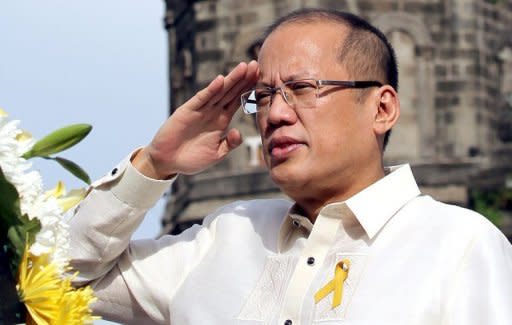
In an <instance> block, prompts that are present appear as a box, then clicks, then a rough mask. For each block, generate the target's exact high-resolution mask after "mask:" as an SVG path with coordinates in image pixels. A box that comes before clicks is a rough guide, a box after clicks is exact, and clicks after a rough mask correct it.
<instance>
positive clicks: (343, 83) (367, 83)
mask: <svg viewBox="0 0 512 325" xmlns="http://www.w3.org/2000/svg"><path fill="white" fill-rule="evenodd" d="M301 81H314V82H315V84H316V93H315V96H316V98H318V91H319V90H320V88H321V87H322V86H339V87H342V89H364V88H370V87H382V86H383V84H382V83H381V82H380V81H376V80H320V79H307V78H306V79H298V80H290V81H286V82H284V83H283V84H282V85H280V86H277V87H260V88H265V89H267V90H269V91H270V100H269V103H268V106H267V107H265V108H269V107H270V106H272V99H273V98H274V95H275V94H277V92H280V93H281V96H282V97H283V99H284V100H285V102H286V103H287V104H288V105H290V106H292V104H290V102H289V99H288V98H287V96H286V92H285V91H284V89H283V88H284V87H286V86H287V85H290V84H293V83H297V82H301ZM254 91H256V88H253V89H251V90H249V91H246V92H244V93H242V94H241V95H240V101H241V105H242V109H243V111H244V113H245V114H256V113H258V112H259V111H261V109H256V110H255V111H254V112H250V111H248V110H247V109H246V108H245V104H246V103H249V102H251V103H253V104H255V105H256V107H258V105H257V104H256V100H255V99H249V97H250V95H251V93H252V92H254ZM244 96H246V97H247V100H245V99H244ZM295 104H296V103H294V105H295ZM292 107H293V106H292Z"/></svg>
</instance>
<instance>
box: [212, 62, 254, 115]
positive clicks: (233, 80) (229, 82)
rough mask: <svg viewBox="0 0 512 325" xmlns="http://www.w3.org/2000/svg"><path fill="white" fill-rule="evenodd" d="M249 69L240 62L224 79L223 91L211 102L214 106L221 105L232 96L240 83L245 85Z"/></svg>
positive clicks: (245, 64)
mask: <svg viewBox="0 0 512 325" xmlns="http://www.w3.org/2000/svg"><path fill="white" fill-rule="evenodd" d="M247 68H248V65H247V63H245V62H240V63H239V64H238V65H237V66H236V67H235V68H234V69H233V70H232V71H231V72H230V73H229V74H228V75H227V76H226V78H224V86H223V88H222V90H221V91H219V92H218V93H217V94H216V95H215V96H214V97H213V98H212V100H211V102H212V103H213V105H215V106H221V105H219V102H220V101H222V100H223V98H225V97H226V96H232V92H231V90H232V89H233V88H234V87H236V86H238V85H240V83H244V81H245V79H246V76H247Z"/></svg>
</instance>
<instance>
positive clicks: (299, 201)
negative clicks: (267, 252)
mask: <svg viewBox="0 0 512 325" xmlns="http://www.w3.org/2000/svg"><path fill="white" fill-rule="evenodd" d="M364 175H366V177H361V176H359V177H355V179H352V180H351V181H350V182H347V184H346V185H345V186H341V185H340V186H338V187H337V188H333V189H323V190H322V191H320V192H316V193H314V195H311V193H308V194H309V195H308V196H303V197H297V198H294V199H295V202H296V206H297V207H298V208H299V209H300V210H301V214H303V215H304V216H306V217H307V218H308V219H309V220H311V222H312V223H315V221H316V218H317V216H318V214H319V213H320V210H322V208H323V207H325V206H326V205H328V204H331V203H335V202H343V201H346V200H347V199H349V198H351V197H352V196H354V195H355V194H357V193H359V192H361V191H362V190H364V189H365V188H367V187H368V186H370V185H372V184H373V183H375V182H377V181H378V180H379V179H381V178H382V177H384V176H385V174H384V169H382V168H379V169H376V170H375V172H373V173H364ZM303 194H304V193H303ZM292 198H293V197H292Z"/></svg>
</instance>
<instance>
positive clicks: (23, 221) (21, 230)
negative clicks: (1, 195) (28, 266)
mask: <svg viewBox="0 0 512 325" xmlns="http://www.w3.org/2000/svg"><path fill="white" fill-rule="evenodd" d="M18 220H19V224H17V225H13V226H11V227H9V230H8V231H7V238H8V239H9V241H10V242H11V245H10V247H9V248H10V250H11V254H12V256H13V257H12V260H11V269H12V270H13V273H14V274H15V273H16V270H18V266H19V263H20V261H21V258H22V256H23V251H24V250H25V243H27V244H28V245H29V246H30V245H31V244H32V243H34V241H35V238H36V234H37V233H38V232H39V230H41V222H39V220H38V219H37V218H34V219H32V220H30V219H29V218H28V216H27V215H26V214H25V215H23V216H22V217H21V218H20V219H18Z"/></svg>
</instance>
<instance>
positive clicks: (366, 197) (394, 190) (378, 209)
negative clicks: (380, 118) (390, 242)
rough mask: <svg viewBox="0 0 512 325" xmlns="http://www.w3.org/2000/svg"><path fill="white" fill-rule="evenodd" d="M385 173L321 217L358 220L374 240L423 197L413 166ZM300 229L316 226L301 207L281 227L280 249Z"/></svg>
mask: <svg viewBox="0 0 512 325" xmlns="http://www.w3.org/2000/svg"><path fill="white" fill-rule="evenodd" d="M384 171H385V173H386V176H385V177H383V178H381V179H380V180H378V181H377V182H375V183H373V184H372V185H370V186H368V187H367V188H365V189H364V190H362V191H360V192H359V193H357V194H355V195H354V196H352V197H351V198H349V199H348V200H346V201H344V202H335V203H331V204H328V205H326V206H325V207H323V208H322V210H320V214H319V215H325V216H329V217H333V216H334V217H338V218H342V217H347V218H355V220H357V221H358V222H359V224H360V225H361V227H362V228H363V229H364V231H365V232H366V234H367V235H368V237H369V238H370V239H372V238H373V237H374V236H375V235H376V234H377V233H378V232H379V231H380V230H381V229H382V227H384V225H385V224H386V223H387V222H388V221H389V219H391V217H392V216H393V215H394V214H395V213H396V212H397V211H398V210H399V209H400V208H402V207H403V206H404V205H405V204H406V203H408V202H409V201H410V200H412V199H413V198H415V197H416V196H418V195H420V190H419V188H418V185H417V184H416V180H415V179H414V176H413V174H412V171H411V167H410V166H409V164H404V165H399V166H392V167H386V168H385V169H384ZM346 207H348V208H349V209H348V211H349V212H348V214H350V216H349V215H347V216H343V214H344V213H343V212H342V211H344V210H345V211H347V210H346ZM350 212H351V213H350ZM345 214H346V213H345ZM298 227H304V228H305V229H306V230H307V231H308V232H311V229H312V227H313V225H312V224H311V222H310V221H309V219H307V218H306V217H304V216H303V215H302V214H301V211H300V208H299V207H298V206H297V205H293V206H292V208H291V209H290V210H289V213H288V216H287V217H286V218H285V219H284V220H283V224H282V226H281V230H280V234H279V246H280V248H283V247H284V242H285V241H286V240H287V239H288V238H289V237H290V235H291V232H292V231H294V229H296V228H298ZM280 250H281V249H280Z"/></svg>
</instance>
